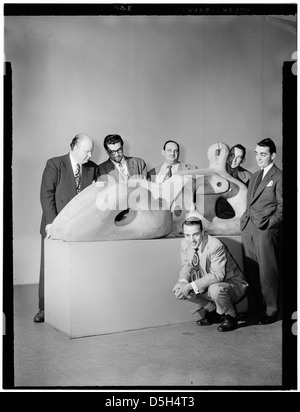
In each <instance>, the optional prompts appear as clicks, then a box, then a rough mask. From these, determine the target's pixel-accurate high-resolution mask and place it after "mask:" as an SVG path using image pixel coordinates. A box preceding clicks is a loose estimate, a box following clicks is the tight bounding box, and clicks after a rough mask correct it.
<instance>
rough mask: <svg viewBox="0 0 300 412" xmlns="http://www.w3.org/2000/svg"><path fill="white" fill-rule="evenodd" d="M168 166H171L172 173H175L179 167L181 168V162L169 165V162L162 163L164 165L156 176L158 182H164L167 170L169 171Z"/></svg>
mask: <svg viewBox="0 0 300 412" xmlns="http://www.w3.org/2000/svg"><path fill="white" fill-rule="evenodd" d="M168 166H171V172H172V175H174V174H175V173H177V172H178V168H179V162H178V163H175V164H174V165H169V164H168V163H164V164H163V165H162V167H161V168H160V171H159V172H158V174H157V176H156V183H162V182H163V180H164V178H165V176H166V174H167V172H168Z"/></svg>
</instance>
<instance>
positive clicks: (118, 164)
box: [110, 156, 126, 167]
mask: <svg viewBox="0 0 300 412" xmlns="http://www.w3.org/2000/svg"><path fill="white" fill-rule="evenodd" d="M110 160H111V161H112V162H113V164H114V165H115V166H117V167H119V166H120V163H121V165H122V166H125V165H126V161H125V158H124V156H123V157H122V160H121V162H120V163H117V162H115V161H114V160H112V159H110Z"/></svg>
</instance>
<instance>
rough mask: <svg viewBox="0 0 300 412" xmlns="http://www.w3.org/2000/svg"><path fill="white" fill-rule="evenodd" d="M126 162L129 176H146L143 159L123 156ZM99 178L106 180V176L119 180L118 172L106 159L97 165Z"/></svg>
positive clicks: (144, 177)
mask: <svg viewBox="0 0 300 412" xmlns="http://www.w3.org/2000/svg"><path fill="white" fill-rule="evenodd" d="M124 159H125V161H126V164H127V169H128V173H129V177H140V178H143V179H146V178H147V166H146V163H145V161H144V160H143V159H140V158H139V157H127V156H124ZM99 174H100V176H99V178H98V181H99V180H107V176H110V177H112V178H114V179H115V181H116V182H119V181H120V173H119V171H118V169H117V168H116V166H115V165H114V163H113V162H112V161H111V160H110V159H107V160H106V161H105V162H103V163H101V164H100V165H99Z"/></svg>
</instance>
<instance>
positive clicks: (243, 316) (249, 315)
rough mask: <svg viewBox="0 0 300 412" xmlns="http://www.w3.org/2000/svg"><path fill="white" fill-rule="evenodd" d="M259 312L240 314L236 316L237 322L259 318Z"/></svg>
mask: <svg viewBox="0 0 300 412" xmlns="http://www.w3.org/2000/svg"><path fill="white" fill-rule="evenodd" d="M260 316H261V312H242V313H239V314H238V315H237V318H238V320H248V319H253V318H259V317H260Z"/></svg>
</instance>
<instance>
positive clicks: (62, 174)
mask: <svg viewBox="0 0 300 412" xmlns="http://www.w3.org/2000/svg"><path fill="white" fill-rule="evenodd" d="M97 176H98V166H97V165H96V163H94V162H92V161H88V162H87V163H85V164H83V165H82V176H81V190H83V189H85V188H86V187H87V186H89V185H90V184H91V183H92V182H93V181H94V180H97ZM74 196H76V186H75V179H74V173H73V169H72V165H71V160H70V154H66V155H64V156H59V157H54V158H52V159H49V160H48V161H47V163H46V167H45V169H44V172H43V177H42V183H41V191H40V200H41V205H42V210H43V215H42V220H41V227H40V233H41V235H43V236H45V234H46V233H45V227H46V225H48V224H50V223H52V222H53V220H54V219H55V218H56V216H57V215H58V213H59V212H60V211H61V210H62V209H63V208H64V207H65V206H66V204H67V203H68V202H69V201H70V200H71V199H73V197H74Z"/></svg>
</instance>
